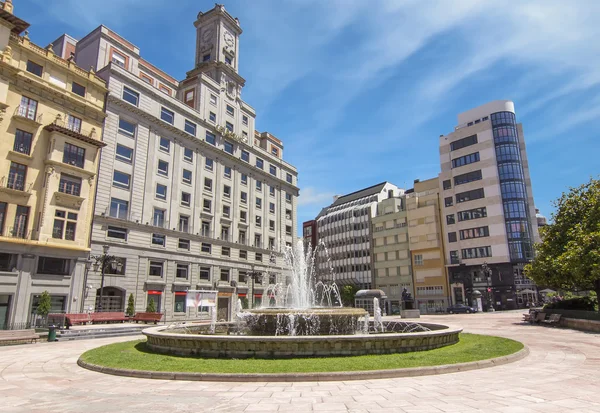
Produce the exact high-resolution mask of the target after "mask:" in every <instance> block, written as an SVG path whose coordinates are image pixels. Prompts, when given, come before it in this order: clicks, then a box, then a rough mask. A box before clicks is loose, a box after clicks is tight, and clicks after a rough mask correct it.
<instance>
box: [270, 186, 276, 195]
mask: <svg viewBox="0 0 600 413" xmlns="http://www.w3.org/2000/svg"><path fill="white" fill-rule="evenodd" d="M269 195H271V196H275V187H274V186H273V185H269Z"/></svg>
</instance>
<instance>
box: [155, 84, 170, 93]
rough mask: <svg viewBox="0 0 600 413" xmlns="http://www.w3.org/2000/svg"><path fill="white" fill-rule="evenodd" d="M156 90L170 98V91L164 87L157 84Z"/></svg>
mask: <svg viewBox="0 0 600 413" xmlns="http://www.w3.org/2000/svg"><path fill="white" fill-rule="evenodd" d="M158 90H160V91H161V92H163V93H165V94H167V95H169V96H171V89H169V88H168V87H166V86H165V85H163V84H161V83H159V85H158Z"/></svg>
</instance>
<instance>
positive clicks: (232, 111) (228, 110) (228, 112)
mask: <svg viewBox="0 0 600 413" xmlns="http://www.w3.org/2000/svg"><path fill="white" fill-rule="evenodd" d="M226 108H227V114H228V115H231V116H233V115H234V114H235V109H233V106H231V105H227V106H226Z"/></svg>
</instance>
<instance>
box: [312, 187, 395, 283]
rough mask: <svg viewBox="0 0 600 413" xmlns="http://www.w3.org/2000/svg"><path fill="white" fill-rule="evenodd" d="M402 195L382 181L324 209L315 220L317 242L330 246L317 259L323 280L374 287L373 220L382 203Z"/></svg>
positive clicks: (339, 199)
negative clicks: (379, 204) (378, 206)
mask: <svg viewBox="0 0 600 413" xmlns="http://www.w3.org/2000/svg"><path fill="white" fill-rule="evenodd" d="M403 192H404V191H403V190H401V189H399V188H398V187H397V186H396V185H394V184H391V183H389V182H382V183H380V184H377V185H373V186H371V187H368V188H365V189H361V190H360V191H356V192H352V193H351V194H348V195H343V196H336V197H334V202H333V203H332V204H331V205H329V206H328V207H326V208H323V210H321V213H320V214H319V215H318V216H317V217H316V218H315V220H316V221H317V241H318V242H321V241H323V242H324V244H325V246H326V247H327V251H325V250H319V253H318V257H317V258H318V264H317V265H318V273H319V275H320V277H321V278H322V279H323V280H324V281H335V282H336V283H337V284H338V285H346V284H351V285H355V286H357V287H358V288H359V289H370V288H371V287H372V283H373V276H372V270H373V260H372V249H371V239H372V234H371V233H372V225H371V219H372V218H373V217H375V216H376V214H377V204H378V203H379V202H381V201H382V200H384V199H386V198H393V197H395V196H398V195H400V194H402V193H403ZM327 254H328V255H327ZM331 269H332V270H333V271H331Z"/></svg>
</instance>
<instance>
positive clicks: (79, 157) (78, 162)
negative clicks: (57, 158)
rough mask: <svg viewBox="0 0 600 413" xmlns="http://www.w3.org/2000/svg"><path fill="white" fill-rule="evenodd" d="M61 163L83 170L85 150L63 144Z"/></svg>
mask: <svg viewBox="0 0 600 413" xmlns="http://www.w3.org/2000/svg"><path fill="white" fill-rule="evenodd" d="M63 163H66V164H68V165H73V166H76V167H78V168H83V165H84V163H85V149H83V148H80V147H79V146H75V145H71V144H70V143H65V149H64V152H63Z"/></svg>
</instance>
